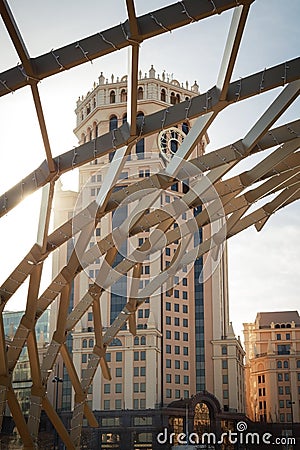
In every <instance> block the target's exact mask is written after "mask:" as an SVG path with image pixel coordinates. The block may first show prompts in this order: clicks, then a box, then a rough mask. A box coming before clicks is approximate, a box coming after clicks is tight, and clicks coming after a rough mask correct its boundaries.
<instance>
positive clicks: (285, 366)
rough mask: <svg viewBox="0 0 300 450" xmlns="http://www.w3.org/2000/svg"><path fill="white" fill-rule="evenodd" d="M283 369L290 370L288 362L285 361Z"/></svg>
mask: <svg viewBox="0 0 300 450" xmlns="http://www.w3.org/2000/svg"><path fill="white" fill-rule="evenodd" d="M283 367H284V368H285V369H288V368H289V362H288V361H283Z"/></svg>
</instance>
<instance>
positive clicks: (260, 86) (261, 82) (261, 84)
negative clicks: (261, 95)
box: [259, 68, 266, 92]
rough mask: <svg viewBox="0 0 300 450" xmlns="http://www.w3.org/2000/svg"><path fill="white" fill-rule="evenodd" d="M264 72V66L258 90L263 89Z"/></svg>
mask: <svg viewBox="0 0 300 450" xmlns="http://www.w3.org/2000/svg"><path fill="white" fill-rule="evenodd" d="M265 73H266V68H264V70H263V72H262V74H261V80H260V84H259V92H261V91H262V90H263V89H264V81H265Z"/></svg>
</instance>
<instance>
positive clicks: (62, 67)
mask: <svg viewBox="0 0 300 450" xmlns="http://www.w3.org/2000/svg"><path fill="white" fill-rule="evenodd" d="M51 54H52V56H53V58H54V59H55V61H56V62H57V64H58V66H59V70H67V68H66V67H65V66H64V65H63V64H62V63H61V62H60V61H59V56H58V55H56V54H55V53H54V50H53V49H52V50H51Z"/></svg>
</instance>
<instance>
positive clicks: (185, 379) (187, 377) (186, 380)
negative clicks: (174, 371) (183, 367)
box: [183, 375, 190, 384]
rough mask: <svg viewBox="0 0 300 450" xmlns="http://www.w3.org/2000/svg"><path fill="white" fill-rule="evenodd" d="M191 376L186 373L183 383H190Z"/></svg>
mask: <svg viewBox="0 0 300 450" xmlns="http://www.w3.org/2000/svg"><path fill="white" fill-rule="evenodd" d="M189 382H190V381H189V376H188V375H184V377H183V384H189Z"/></svg>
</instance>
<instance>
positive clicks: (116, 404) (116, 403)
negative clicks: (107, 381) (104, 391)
mask: <svg viewBox="0 0 300 450" xmlns="http://www.w3.org/2000/svg"><path fill="white" fill-rule="evenodd" d="M115 409H122V400H120V399H118V400H115Z"/></svg>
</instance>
